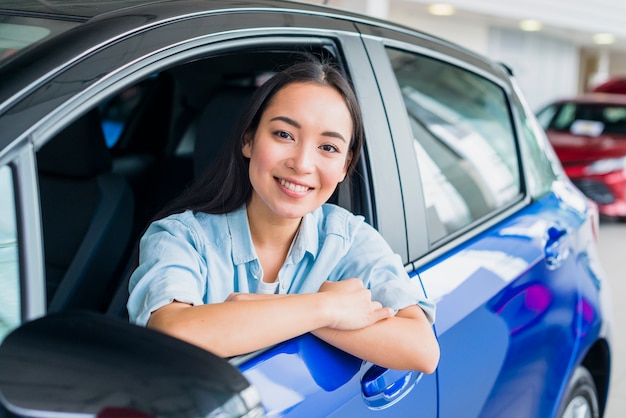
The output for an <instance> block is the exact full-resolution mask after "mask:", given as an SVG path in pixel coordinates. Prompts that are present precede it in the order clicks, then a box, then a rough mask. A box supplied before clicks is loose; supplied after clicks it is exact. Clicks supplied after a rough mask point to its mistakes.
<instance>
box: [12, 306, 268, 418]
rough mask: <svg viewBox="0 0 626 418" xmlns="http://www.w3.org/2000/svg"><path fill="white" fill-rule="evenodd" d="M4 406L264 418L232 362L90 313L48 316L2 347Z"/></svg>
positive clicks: (42, 412)
mask: <svg viewBox="0 0 626 418" xmlns="http://www.w3.org/2000/svg"><path fill="white" fill-rule="evenodd" d="M0 395H1V396H0V398H1V400H2V403H3V404H4V406H5V407H6V408H7V409H8V410H9V411H11V412H13V413H15V414H18V415H20V416H27V417H49V416H52V415H55V416H56V414H64V416H66V415H67V416H72V414H80V416H89V415H91V416H95V417H99V418H105V417H114V416H115V417H119V416H126V417H135V418H140V417H150V416H154V417H177V418H179V417H180V418H185V417H208V416H211V417H213V416H219V417H246V418H252V417H262V416H264V412H263V407H262V405H261V401H260V397H259V395H258V393H257V391H256V389H254V387H252V386H251V385H250V383H249V382H248V381H247V380H246V379H245V377H244V376H243V375H242V374H241V373H240V372H239V370H238V369H237V368H236V367H234V366H233V365H231V364H230V363H228V361H226V360H224V359H222V358H220V357H217V356H215V355H213V354H212V353H210V352H208V351H205V350H203V349H201V348H199V347H196V346H193V345H191V344H187V343H185V342H183V341H181V340H178V339H176V338H173V337H170V336H167V335H165V334H162V333H159V332H157V331H153V330H150V329H147V328H143V327H139V326H136V325H132V324H129V323H128V322H126V321H124V320H121V319H117V318H113V317H107V316H104V315H100V314H96V313H91V312H71V313H70V312H65V313H57V314H51V315H48V316H46V317H43V318H40V319H37V320H35V321H32V322H29V323H26V324H24V325H23V326H21V327H20V328H18V329H16V330H14V331H13V332H12V333H10V334H9V335H8V336H7V337H6V338H5V340H4V341H3V343H2V344H1V345H0Z"/></svg>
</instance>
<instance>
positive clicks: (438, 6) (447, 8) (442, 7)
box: [428, 3, 456, 16]
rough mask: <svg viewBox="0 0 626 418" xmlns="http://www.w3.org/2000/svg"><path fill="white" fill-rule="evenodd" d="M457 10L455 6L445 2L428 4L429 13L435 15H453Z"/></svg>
mask: <svg viewBox="0 0 626 418" xmlns="http://www.w3.org/2000/svg"><path fill="white" fill-rule="evenodd" d="M455 12H456V9H455V8H454V6H452V5H449V4H444V3H435V4H431V5H430V6H428V13H430V14H431V15H435V16H451V15H453V14H454V13H455Z"/></svg>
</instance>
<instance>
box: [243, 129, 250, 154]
mask: <svg viewBox="0 0 626 418" xmlns="http://www.w3.org/2000/svg"><path fill="white" fill-rule="evenodd" d="M241 153H242V154H243V156H244V157H246V158H250V157H251V156H252V135H251V134H250V132H247V133H246V134H244V136H243V147H241Z"/></svg>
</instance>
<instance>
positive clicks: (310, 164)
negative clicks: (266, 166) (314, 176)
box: [287, 144, 317, 174]
mask: <svg viewBox="0 0 626 418" xmlns="http://www.w3.org/2000/svg"><path fill="white" fill-rule="evenodd" d="M316 151H317V150H316V149H315V148H314V147H311V146H310V145H309V146H306V145H304V144H300V145H298V146H297V147H294V148H293V152H292V153H291V155H290V156H289V158H288V159H287V166H288V167H289V168H290V169H292V170H294V171H295V172H296V173H299V174H302V173H309V172H311V171H312V170H313V168H314V167H315V157H316Z"/></svg>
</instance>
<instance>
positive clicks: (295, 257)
mask: <svg viewBox="0 0 626 418" xmlns="http://www.w3.org/2000/svg"><path fill="white" fill-rule="evenodd" d="M320 211H321V209H319V208H318V209H316V210H315V211H313V212H312V213H308V214H306V215H304V217H303V218H302V222H301V223H300V228H299V230H298V233H297V234H296V238H295V240H294V243H293V245H292V247H291V250H290V252H289V256H288V257H287V259H288V261H289V262H290V263H292V264H298V263H299V262H300V261H302V258H304V254H305V253H307V252H308V253H310V254H311V255H312V256H313V258H315V256H316V255H317V251H318V248H319V231H318V228H317V217H318V216H319V215H320V213H319V212H320ZM226 219H227V221H228V228H229V230H230V236H231V239H232V242H233V262H234V263H235V264H244V263H248V262H250V261H253V260H257V259H258V257H257V254H256V251H255V250H254V244H253V243H252V236H251V235H250V225H249V224H248V213H247V211H246V206H245V205H243V206H241V207H240V208H239V209H236V210H234V211H232V212H229V213H227V214H226Z"/></svg>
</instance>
